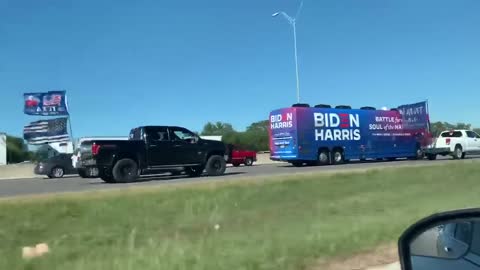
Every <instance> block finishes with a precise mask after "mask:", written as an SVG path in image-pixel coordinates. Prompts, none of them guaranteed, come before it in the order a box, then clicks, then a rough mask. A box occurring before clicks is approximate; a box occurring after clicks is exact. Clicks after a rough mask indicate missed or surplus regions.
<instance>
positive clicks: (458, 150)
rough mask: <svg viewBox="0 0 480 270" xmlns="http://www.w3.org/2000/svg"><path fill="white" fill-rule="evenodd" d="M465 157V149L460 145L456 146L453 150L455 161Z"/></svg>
mask: <svg viewBox="0 0 480 270" xmlns="http://www.w3.org/2000/svg"><path fill="white" fill-rule="evenodd" d="M462 156H464V153H463V149H462V147H461V146H460V145H457V146H455V150H453V159H461V158H462Z"/></svg>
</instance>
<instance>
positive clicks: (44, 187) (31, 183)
mask: <svg viewBox="0 0 480 270" xmlns="http://www.w3.org/2000/svg"><path fill="white" fill-rule="evenodd" d="M468 160H476V161H480V158H479V157H471V158H467V159H466V160H464V161H468ZM450 162H463V161H454V160H451V159H450V158H440V159H438V160H436V161H429V160H422V161H410V160H398V161H390V162H374V161H367V162H351V163H348V164H344V165H335V166H313V167H301V168H297V167H293V166H291V165H289V164H287V163H285V164H284V163H277V164H271V165H256V166H252V167H244V166H241V167H237V168H234V167H229V168H227V171H226V173H225V175H224V176H219V177H206V176H204V177H198V178H186V177H183V176H177V177H172V176H170V175H163V176H154V177H151V176H149V177H147V178H144V179H142V180H143V181H141V182H136V183H128V184H107V183H104V182H103V181H102V180H100V179H82V178H79V177H76V176H72V177H64V178H60V179H48V178H46V179H42V178H33V179H15V180H0V198H6V197H14V196H23V195H38V194H49V193H62V192H79V191H89V190H102V189H114V188H126V187H133V186H157V185H162V184H165V183H188V182H195V181H198V180H199V179H201V180H208V181H210V180H211V181H219V180H235V179H237V180H240V179H241V178H245V177H248V178H251V177H252V178H253V177H261V176H273V175H284V174H295V173H304V172H307V173H308V172H322V171H323V172H337V171H338V172H343V171H349V170H358V169H374V168H387V167H402V166H412V165H416V166H425V165H432V164H436V165H441V164H446V163H450Z"/></svg>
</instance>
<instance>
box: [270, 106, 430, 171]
mask: <svg viewBox="0 0 480 270" xmlns="http://www.w3.org/2000/svg"><path fill="white" fill-rule="evenodd" d="M269 119H270V121H269V122H270V123H269V139H270V159H271V160H275V161H286V162H289V163H291V164H293V165H295V166H302V165H304V164H307V165H326V164H339V163H343V162H346V161H349V160H367V159H373V160H383V159H389V160H394V159H397V158H410V159H419V158H423V149H424V148H425V147H426V146H427V145H428V144H429V143H431V135H430V132H429V125H430V121H429V114H428V104H427V102H426V101H425V102H419V103H414V104H408V105H402V106H399V107H397V108H394V109H390V110H386V109H383V110H377V109H375V108H373V107H362V108H360V109H352V108H351V107H350V106H337V107H335V108H332V107H330V106H329V105H316V106H314V107H310V106H309V105H308V104H294V105H292V107H288V108H282V109H278V110H274V111H272V112H271V113H270V117H269Z"/></svg>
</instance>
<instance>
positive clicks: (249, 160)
mask: <svg viewBox="0 0 480 270" xmlns="http://www.w3.org/2000/svg"><path fill="white" fill-rule="evenodd" d="M252 165H253V159H252V158H246V159H245V166H252Z"/></svg>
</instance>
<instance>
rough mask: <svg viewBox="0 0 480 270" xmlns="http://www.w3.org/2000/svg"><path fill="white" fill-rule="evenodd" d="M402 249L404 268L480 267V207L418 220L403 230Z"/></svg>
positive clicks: (401, 260)
mask: <svg viewBox="0 0 480 270" xmlns="http://www.w3.org/2000/svg"><path fill="white" fill-rule="evenodd" d="M398 251H399V255H400V263H401V265H402V269H403V270H428V269H432V270H447V269H448V270H450V269H451V270H456V269H458V270H460V269H462V270H463V269H465V270H467V269H468V270H470V269H472V270H474V269H475V270H480V208H473V209H462V210H455V211H449V212H442V213H438V214H434V215H431V216H428V217H426V218H424V219H422V220H420V221H418V222H417V223H415V224H413V225H411V226H410V227H409V228H408V229H407V230H406V231H405V232H404V233H403V234H402V236H401V237H400V239H399V240H398Z"/></svg>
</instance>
